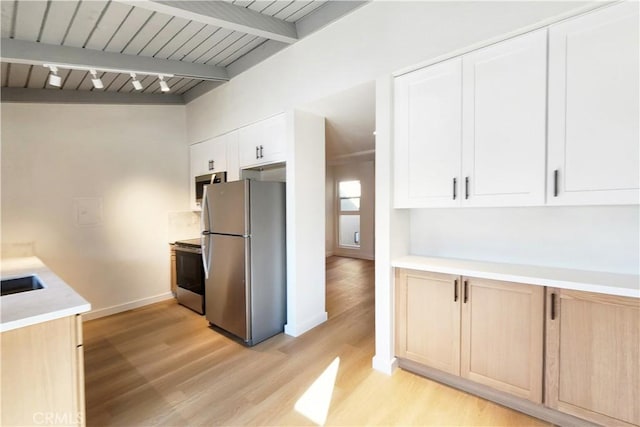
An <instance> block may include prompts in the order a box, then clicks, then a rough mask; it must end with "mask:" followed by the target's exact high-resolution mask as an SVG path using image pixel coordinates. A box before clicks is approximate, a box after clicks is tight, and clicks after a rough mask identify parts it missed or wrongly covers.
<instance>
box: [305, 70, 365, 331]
mask: <svg viewBox="0 0 640 427" xmlns="http://www.w3.org/2000/svg"><path fill="white" fill-rule="evenodd" d="M375 108H376V96H375V82H373V81H371V82H367V83H364V84H360V85H358V86H355V87H352V88H350V89H347V90H345V91H342V92H339V93H336V94H334V95H330V96H328V97H326V98H323V99H320V100H317V101H314V102H312V103H310V104H307V105H306V106H304V108H303V109H304V110H306V111H309V112H311V113H314V114H316V115H319V116H322V117H324V118H325V159H326V164H325V167H326V168H325V207H326V209H325V232H326V234H325V248H326V251H325V252H326V253H325V258H326V311H327V314H328V316H329V319H331V318H334V317H335V316H338V315H339V314H340V313H344V312H345V311H346V310H350V309H353V310H361V309H362V308H363V305H362V304H363V301H366V302H367V303H371V304H372V309H373V303H374V294H375V281H374V274H373V272H374V259H375V252H374V247H375V245H374V243H375V235H374V233H375V212H374V211H375V135H374V132H375V115H376V114H375ZM356 306H357V307H356ZM371 328H372V329H373V325H372V326H371Z"/></svg>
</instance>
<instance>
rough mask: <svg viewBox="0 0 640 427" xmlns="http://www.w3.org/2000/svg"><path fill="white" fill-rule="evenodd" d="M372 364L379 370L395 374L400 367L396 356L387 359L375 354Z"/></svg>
mask: <svg viewBox="0 0 640 427" xmlns="http://www.w3.org/2000/svg"><path fill="white" fill-rule="evenodd" d="M371 366H372V367H373V369H375V370H376V371H378V372H382V373H383V374H387V375H393V372H394V371H395V370H396V368H398V359H396V358H395V357H394V358H392V359H385V358H382V357H380V356H378V355H375V356H373V359H371Z"/></svg>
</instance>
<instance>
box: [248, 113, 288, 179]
mask: <svg viewBox="0 0 640 427" xmlns="http://www.w3.org/2000/svg"><path fill="white" fill-rule="evenodd" d="M238 139H239V144H240V167H241V168H246V167H251V166H257V165H265V164H270V163H277V162H281V161H284V160H285V157H286V115H285V114H279V115H277V116H274V117H270V118H268V119H265V120H262V121H260V122H257V123H254V124H251V125H249V126H245V127H243V128H241V129H240V130H239V133H238Z"/></svg>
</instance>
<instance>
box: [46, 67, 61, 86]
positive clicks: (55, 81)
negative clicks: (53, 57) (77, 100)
mask: <svg viewBox="0 0 640 427" xmlns="http://www.w3.org/2000/svg"><path fill="white" fill-rule="evenodd" d="M45 67H47V68H48V69H49V71H51V73H50V74H49V84H50V85H51V86H55V87H60V86H62V77H60V76H59V75H58V67H56V66H55V65H45Z"/></svg>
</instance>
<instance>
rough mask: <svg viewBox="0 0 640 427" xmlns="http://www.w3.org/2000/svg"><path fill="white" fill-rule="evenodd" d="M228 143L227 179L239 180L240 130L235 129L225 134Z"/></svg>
mask: <svg viewBox="0 0 640 427" xmlns="http://www.w3.org/2000/svg"><path fill="white" fill-rule="evenodd" d="M225 136H226V143H227V181H238V180H239V179H240V164H239V161H240V159H239V157H238V156H239V151H238V149H239V147H238V131H233V132H230V133H228V134H226V135H225Z"/></svg>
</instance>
